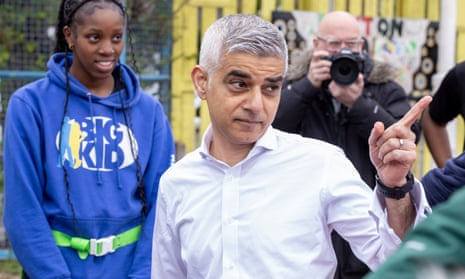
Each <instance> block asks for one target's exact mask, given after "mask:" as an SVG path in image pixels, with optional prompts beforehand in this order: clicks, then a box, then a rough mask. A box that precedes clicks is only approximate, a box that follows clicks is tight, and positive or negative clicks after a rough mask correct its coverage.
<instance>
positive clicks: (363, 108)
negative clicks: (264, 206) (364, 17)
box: [272, 11, 420, 278]
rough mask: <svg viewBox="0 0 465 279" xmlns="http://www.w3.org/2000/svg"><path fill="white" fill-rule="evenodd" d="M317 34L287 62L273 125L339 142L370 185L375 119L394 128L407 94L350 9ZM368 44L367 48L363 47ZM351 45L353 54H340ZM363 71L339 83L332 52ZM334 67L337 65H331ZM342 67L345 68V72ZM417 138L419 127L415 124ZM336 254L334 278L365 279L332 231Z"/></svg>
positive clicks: (360, 266)
mask: <svg viewBox="0 0 465 279" xmlns="http://www.w3.org/2000/svg"><path fill="white" fill-rule="evenodd" d="M316 34H317V35H316V36H315V37H314V38H313V46H314V48H313V50H312V51H309V52H307V53H304V54H303V55H301V56H300V57H299V59H298V61H296V59H295V58H294V61H293V62H292V64H291V65H290V66H289V71H288V75H287V77H286V81H285V83H284V85H283V89H282V95H281V101H280V104H279V108H278V112H277V115H276V118H275V120H274V122H273V124H272V126H273V127H275V128H278V129H280V130H283V131H287V132H292V133H298V134H301V135H302V136H305V137H311V138H317V139H321V140H324V141H327V142H329V143H332V144H336V145H338V146H340V147H341V148H342V149H343V150H344V151H345V153H346V155H347V157H348V158H349V159H350V160H351V161H352V163H353V164H354V165H355V167H356V168H357V170H358V171H359V173H360V175H361V177H362V178H363V180H364V181H365V182H366V183H367V184H368V185H370V186H371V187H372V188H373V187H374V185H375V174H376V170H375V168H374V167H373V166H372V164H371V163H370V158H369V149H368V137H369V134H370V130H371V127H373V124H374V123H375V122H376V121H381V122H383V123H384V125H385V126H386V127H387V126H390V125H391V124H393V123H394V122H396V121H397V120H398V119H400V118H401V117H402V116H403V115H404V114H405V113H406V112H407V111H408V110H409V108H410V104H409V101H408V97H407V94H406V93H405V91H404V90H403V88H402V87H401V86H400V85H399V84H397V83H396V82H395V81H394V78H395V77H396V74H397V73H396V71H395V69H394V68H393V67H392V66H390V65H388V64H386V63H381V62H376V61H373V60H372V59H371V58H370V57H369V54H368V51H367V48H366V45H365V43H364V41H363V39H362V37H361V33H360V27H359V24H358V22H357V20H356V18H355V17H354V16H352V15H351V14H349V13H347V12H343V11H335V12H330V13H328V14H326V15H325V16H324V17H323V18H322V20H321V22H320V24H319V30H318V31H317V32H316ZM364 47H365V50H364ZM341 49H350V51H351V52H352V54H346V55H342V54H341V52H340V51H341ZM354 53H360V54H361V55H362V60H363V62H360V63H355V64H356V65H358V64H361V65H362V66H360V67H361V69H355V70H353V69H352V70H351V71H358V70H362V72H360V73H358V74H357V76H356V79H355V81H354V82H353V83H351V84H348V85H342V86H341V85H339V84H337V83H336V82H335V80H334V77H332V76H331V73H330V70H331V66H332V65H333V64H334V55H336V58H337V56H341V55H342V56H347V55H349V56H350V57H352V58H353V59H354V60H355V61H358V56H357V54H354ZM333 70H334V69H333ZM343 73H344V71H342V74H343ZM412 129H413V131H414V132H415V134H416V136H417V139H418V138H419V133H420V126H419V125H418V123H416V124H414V125H413V127H412ZM333 245H334V248H335V251H336V255H337V258H338V270H337V272H336V276H335V278H361V277H363V275H364V274H365V273H366V272H368V268H367V267H366V266H365V265H364V264H363V263H362V262H360V261H359V260H358V259H357V258H356V257H355V256H354V255H353V254H352V252H351V250H350V248H349V246H348V244H347V243H346V242H345V241H344V240H343V239H342V238H340V237H339V236H338V235H336V234H333Z"/></svg>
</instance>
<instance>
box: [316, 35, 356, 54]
mask: <svg viewBox="0 0 465 279" xmlns="http://www.w3.org/2000/svg"><path fill="white" fill-rule="evenodd" d="M316 38H317V39H318V40H319V41H322V42H323V43H325V44H326V45H327V46H328V47H329V50H331V51H338V50H340V49H341V48H342V44H344V45H345V46H346V47H347V48H350V49H355V48H357V47H359V46H360V44H361V43H362V40H361V39H350V40H345V41H342V40H338V39H325V38H322V37H320V36H316Z"/></svg>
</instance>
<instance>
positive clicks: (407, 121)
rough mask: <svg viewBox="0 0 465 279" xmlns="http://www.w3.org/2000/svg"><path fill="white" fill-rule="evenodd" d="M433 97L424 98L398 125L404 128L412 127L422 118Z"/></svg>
mask: <svg viewBox="0 0 465 279" xmlns="http://www.w3.org/2000/svg"><path fill="white" fill-rule="evenodd" d="M431 100H432V98H431V96H424V97H422V98H421V99H420V100H419V101H418V102H416V103H415V105H414V106H413V107H412V108H410V110H409V111H408V112H407V113H406V114H405V115H404V117H402V118H401V119H400V120H399V121H398V123H399V124H400V125H403V126H404V127H411V126H412V125H413V123H415V121H416V120H417V119H418V118H420V116H421V113H422V112H423V111H424V110H425V108H426V107H427V106H428V105H429V103H431Z"/></svg>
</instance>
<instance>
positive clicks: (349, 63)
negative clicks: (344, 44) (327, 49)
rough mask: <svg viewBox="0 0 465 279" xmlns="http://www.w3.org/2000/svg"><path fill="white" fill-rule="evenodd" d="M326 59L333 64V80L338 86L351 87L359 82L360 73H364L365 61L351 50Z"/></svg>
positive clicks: (331, 71) (347, 49)
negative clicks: (356, 81)
mask: <svg viewBox="0 0 465 279" xmlns="http://www.w3.org/2000/svg"><path fill="white" fill-rule="evenodd" d="M325 59H327V60H329V61H331V62H332V64H331V68H330V74H331V79H332V80H334V82H336V83H337V84H338V85H341V86H347V85H350V84H352V83H354V82H355V80H357V77H358V74H359V73H363V67H364V60H363V57H362V55H360V53H359V52H353V51H352V50H351V49H349V48H343V49H341V51H340V52H338V53H336V54H333V55H329V56H327V57H325Z"/></svg>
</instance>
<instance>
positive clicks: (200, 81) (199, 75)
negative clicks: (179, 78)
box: [191, 65, 208, 100]
mask: <svg viewBox="0 0 465 279" xmlns="http://www.w3.org/2000/svg"><path fill="white" fill-rule="evenodd" d="M191 78H192V83H193V84H194V87H195V91H196V92H197V95H198V96H199V98H200V99H202V100H205V98H206V95H207V89H208V75H207V72H206V71H205V70H204V69H203V68H202V67H201V66H199V65H196V66H195V67H194V68H193V69H192V72H191Z"/></svg>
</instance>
